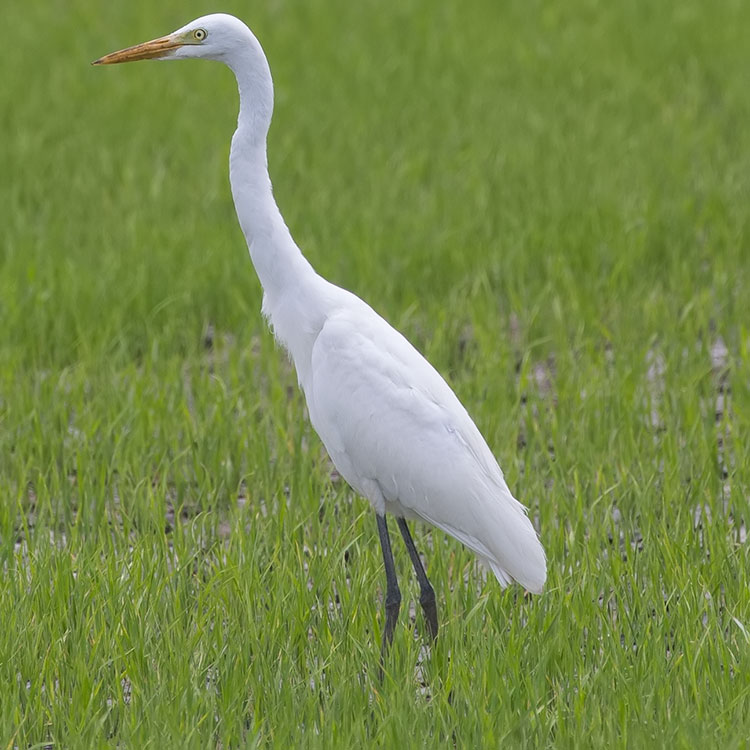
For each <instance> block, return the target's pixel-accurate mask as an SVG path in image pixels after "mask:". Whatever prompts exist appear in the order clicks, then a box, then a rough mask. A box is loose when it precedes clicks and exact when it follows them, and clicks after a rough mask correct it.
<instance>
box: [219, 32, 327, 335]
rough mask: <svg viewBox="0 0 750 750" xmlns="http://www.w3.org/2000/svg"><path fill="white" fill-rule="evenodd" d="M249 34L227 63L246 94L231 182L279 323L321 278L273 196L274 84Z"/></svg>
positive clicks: (266, 303)
mask: <svg viewBox="0 0 750 750" xmlns="http://www.w3.org/2000/svg"><path fill="white" fill-rule="evenodd" d="M248 34H249V37H250V38H249V39H248V40H247V43H246V44H243V45H242V46H238V47H236V48H235V49H234V50H232V54H231V55H230V56H228V57H227V59H226V63H227V65H228V66H229V67H230V68H231V69H232V71H233V72H234V75H235V77H236V78H237V86H238V88H239V95H240V112H239V116H238V118H237V130H236V131H235V133H234V136H233V138H232V148H231V152H230V156H229V181H230V183H231V186H232V197H233V198H234V206H235V209H236V211H237V216H238V218H239V222H240V226H241V227H242V231H243V233H244V235H245V239H246V240H247V244H248V247H249V249H250V257H251V258H252V261H253V265H254V266H255V270H256V272H257V274H258V278H259V279H260V283H261V286H262V287H263V291H264V300H263V309H264V312H266V314H267V315H268V316H269V317H271V318H272V323H275V322H276V321H274V320H273V311H274V308H276V307H277V305H278V301H279V299H280V298H281V297H282V296H285V293H287V292H290V291H295V290H298V287H299V286H300V285H301V284H304V283H305V282H306V281H310V280H311V279H312V278H313V277H315V276H317V274H315V271H314V270H313V268H312V266H311V265H310V263H309V262H308V261H307V259H306V258H305V257H304V256H303V255H302V253H301V252H300V249H299V248H298V247H297V245H296V244H295V242H294V240H293V239H292V236H291V234H290V232H289V229H288V228H287V226H286V224H285V222H284V219H283V217H282V216H281V212H280V211H279V209H278V206H277V205H276V201H275V199H274V197H273V189H272V187H271V178H270V177H269V174H268V158H267V154H266V138H267V136H268V129H269V127H270V124H271V115H272V113H273V82H272V80H271V71H270V69H269V67H268V63H267V62H266V58H265V55H264V54H263V51H262V49H261V47H260V44H259V43H258V41H257V40H256V39H255V37H254V36H252V34H250V33H249V32H248ZM277 333H281V332H279V331H277Z"/></svg>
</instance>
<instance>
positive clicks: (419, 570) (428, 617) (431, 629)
mask: <svg viewBox="0 0 750 750" xmlns="http://www.w3.org/2000/svg"><path fill="white" fill-rule="evenodd" d="M398 527H399V529H401V536H402V537H404V543H405V544H406V549H407V550H408V551H409V557H411V564H412V565H413V566H414V572H415V573H416V574H417V580H418V581H419V603H420V604H421V605H422V611H423V612H424V619H425V623H426V624H427V632H428V633H429V636H430V638H431V639H433V640H434V639H435V638H437V633H438V617H437V604H436V603H435V589H433V588H432V584H431V583H430V581H429V579H428V578H427V573H425V572H424V567H423V566H422V561H421V560H420V559H419V552H417V548H416V546H415V545H414V540H413V539H412V538H411V534H410V533H409V527H408V526H407V525H406V520H405V519H404V518H399V519H398Z"/></svg>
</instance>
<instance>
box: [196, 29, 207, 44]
mask: <svg viewBox="0 0 750 750" xmlns="http://www.w3.org/2000/svg"><path fill="white" fill-rule="evenodd" d="M207 36H208V32H207V31H206V30H205V29H196V30H195V31H194V32H193V38H194V39H195V40H196V41H198V42H202V41H203V40H204V39H205V38H206V37H207Z"/></svg>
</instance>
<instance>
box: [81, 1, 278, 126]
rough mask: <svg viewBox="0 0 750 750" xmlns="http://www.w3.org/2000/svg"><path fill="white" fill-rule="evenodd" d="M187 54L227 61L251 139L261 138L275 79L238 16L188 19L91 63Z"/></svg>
mask: <svg viewBox="0 0 750 750" xmlns="http://www.w3.org/2000/svg"><path fill="white" fill-rule="evenodd" d="M190 57H196V58H203V59H205V60H218V61H219V62H222V63H224V64H225V65H228V66H229V67H230V68H231V69H232V70H233V71H234V74H235V76H236V78H237V83H238V85H239V89H240V117H239V122H238V127H239V123H240V122H241V123H244V125H245V128H246V130H247V132H249V133H251V134H252V136H253V139H254V140H256V141H262V140H263V139H264V138H265V136H266V134H267V133H268V127H269V125H270V123H271V115H272V113H273V81H272V79H271V71H270V69H269V67H268V61H267V60H266V56H265V54H264V53H263V48H262V47H261V46H260V42H258V40H257V39H256V38H255V36H254V35H253V32H252V31H250V29H248V28H247V26H245V24H244V23H242V21H240V20H239V19H238V18H235V17H234V16H229V15H227V14H226V13H214V14H212V15H210V16H202V17H201V18H196V19H195V21H191V22H190V23H189V24H186V25H185V26H183V27H182V28H181V29H177V31H173V32H172V33H171V34H167V36H161V37H158V38H157V39H152V40H151V41H150V42H143V43H142V44H136V45H135V46H133V47H127V48H126V49H121V50H119V52H112V53H111V54H109V55H105V56H104V57H100V58H99V59H98V60H94V62H93V65H112V64H114V63H123V62H132V61H134V60H154V59H157V60H183V59H186V58H190Z"/></svg>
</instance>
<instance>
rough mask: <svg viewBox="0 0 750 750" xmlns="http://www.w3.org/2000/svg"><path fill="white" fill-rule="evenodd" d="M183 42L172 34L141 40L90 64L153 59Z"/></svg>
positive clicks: (162, 55)
mask: <svg viewBox="0 0 750 750" xmlns="http://www.w3.org/2000/svg"><path fill="white" fill-rule="evenodd" d="M184 44H185V42H184V40H182V39H180V38H178V37H175V36H174V35H173V34H170V35H169V36H160V37H159V38H158V39H152V40H151V41H150V42H143V43H142V44H136V45H134V46H132V47H126V48H125V49H121V50H119V51H117V52H111V53H110V54H109V55H104V57H100V58H99V59H98V60H94V62H92V63H91V64H92V65H114V64H115V63H124V62H134V61H135V60H153V59H155V58H159V57H164V56H165V55H168V54H169V53H170V52H171V51H172V50H175V49H177V48H178V47H182V46H183V45H184Z"/></svg>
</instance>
